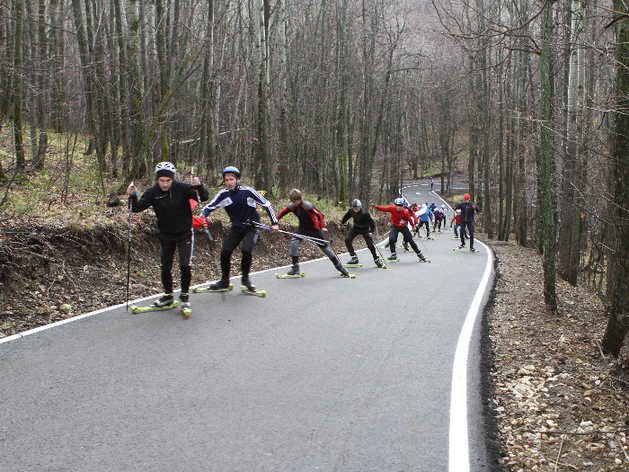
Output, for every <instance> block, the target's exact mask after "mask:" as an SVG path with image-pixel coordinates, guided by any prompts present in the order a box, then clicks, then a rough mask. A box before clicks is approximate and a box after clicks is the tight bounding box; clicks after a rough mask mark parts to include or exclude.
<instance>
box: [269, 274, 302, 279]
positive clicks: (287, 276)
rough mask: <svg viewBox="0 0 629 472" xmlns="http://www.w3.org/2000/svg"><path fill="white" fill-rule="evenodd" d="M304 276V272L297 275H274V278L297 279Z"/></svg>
mask: <svg viewBox="0 0 629 472" xmlns="http://www.w3.org/2000/svg"><path fill="white" fill-rule="evenodd" d="M305 275H306V273H305V272H298V273H297V274H275V277H277V278H278V279H297V278H299V277H304V276H305Z"/></svg>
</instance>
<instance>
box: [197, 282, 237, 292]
mask: <svg viewBox="0 0 629 472" xmlns="http://www.w3.org/2000/svg"><path fill="white" fill-rule="evenodd" d="M231 290H234V285H233V284H229V287H225V288H210V287H204V288H199V287H194V288H193V289H192V291H193V292H194V293H201V292H229V291H231Z"/></svg>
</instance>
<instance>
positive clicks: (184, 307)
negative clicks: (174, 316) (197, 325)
mask: <svg viewBox="0 0 629 472" xmlns="http://www.w3.org/2000/svg"><path fill="white" fill-rule="evenodd" d="M181 313H183V316H185V317H186V318H190V315H191V314H192V308H190V302H186V303H182V304H181Z"/></svg>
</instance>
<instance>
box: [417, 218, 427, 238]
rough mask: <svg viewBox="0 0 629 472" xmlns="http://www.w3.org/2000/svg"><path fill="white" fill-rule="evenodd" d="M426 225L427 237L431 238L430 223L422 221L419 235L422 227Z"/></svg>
mask: <svg viewBox="0 0 629 472" xmlns="http://www.w3.org/2000/svg"><path fill="white" fill-rule="evenodd" d="M424 225H426V237H428V236H430V221H428V220H426V221H420V222H419V228H417V234H419V230H420V229H422V226H424Z"/></svg>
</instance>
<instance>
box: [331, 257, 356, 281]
mask: <svg viewBox="0 0 629 472" xmlns="http://www.w3.org/2000/svg"><path fill="white" fill-rule="evenodd" d="M334 267H336V270H338V271H339V272H340V273H341V277H345V278H348V279H355V278H356V276H355V275H354V274H350V273H349V272H348V271H347V269H346V268H345V267H343V264H341V262H340V261H339V262H338V263H337V264H336V265H335V266H334Z"/></svg>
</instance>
